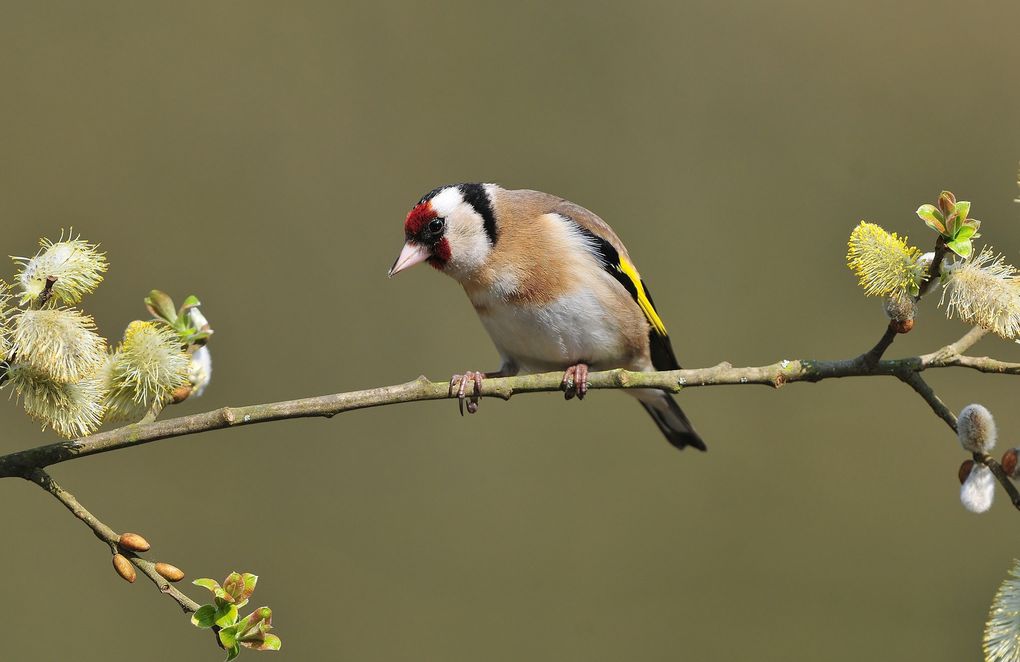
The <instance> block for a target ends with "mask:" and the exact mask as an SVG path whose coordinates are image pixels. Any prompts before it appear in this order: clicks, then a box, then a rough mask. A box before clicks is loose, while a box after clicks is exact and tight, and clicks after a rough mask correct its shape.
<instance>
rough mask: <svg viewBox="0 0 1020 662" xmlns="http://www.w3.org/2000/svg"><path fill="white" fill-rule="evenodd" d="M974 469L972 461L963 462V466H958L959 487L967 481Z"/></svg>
mask: <svg viewBox="0 0 1020 662" xmlns="http://www.w3.org/2000/svg"><path fill="white" fill-rule="evenodd" d="M973 468H974V460H964V461H963V464H961V465H960V485H963V482H964V481H965V480H967V477H968V476H970V472H971V470H972V469H973Z"/></svg>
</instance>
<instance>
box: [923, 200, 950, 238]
mask: <svg viewBox="0 0 1020 662" xmlns="http://www.w3.org/2000/svg"><path fill="white" fill-rule="evenodd" d="M917 215H918V216H919V217H920V218H921V220H922V221H924V223H925V225H927V226H928V227H930V228H931V229H932V230H935V231H936V232H938V233H940V234H945V233H946V226H945V225H943V222H944V221H945V218H943V216H942V212H940V211H939V210H938V209H937V208H936V207H935V205H921V206H920V207H918V208H917Z"/></svg>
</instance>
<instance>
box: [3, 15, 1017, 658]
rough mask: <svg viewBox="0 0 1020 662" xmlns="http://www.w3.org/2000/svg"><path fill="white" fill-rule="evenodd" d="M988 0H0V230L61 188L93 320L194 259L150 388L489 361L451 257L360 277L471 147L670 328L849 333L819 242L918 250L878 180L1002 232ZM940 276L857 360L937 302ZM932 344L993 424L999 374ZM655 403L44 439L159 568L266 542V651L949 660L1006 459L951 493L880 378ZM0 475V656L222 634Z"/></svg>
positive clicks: (745, 350)
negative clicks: (201, 625) (592, 246)
mask: <svg viewBox="0 0 1020 662" xmlns="http://www.w3.org/2000/svg"><path fill="white" fill-rule="evenodd" d="M1018 20H1020V9H1018V8H1017V6H1016V5H1015V3H1012V2H998V3H995V2H992V3H983V4H981V5H980V7H974V6H966V5H962V4H960V3H958V2H952V3H951V2H916V1H915V2H898V3H884V2H865V3H842V2H840V3H836V2H825V3H816V2H778V3H761V2H732V3H719V2H707V1H706V2H672V3H667V2H662V3H654V2H629V3H615V4H614V3H606V2H586V3H581V2H577V3H547V2H504V3H500V4H486V3H478V2H444V3H414V2H407V1H404V0H398V1H396V2H389V3H379V2H363V3H331V2H322V3H311V2H304V3H286V4H285V3H272V2H174V3H150V2H122V3H112V2H90V3H82V2H39V3H31V2H25V3H10V2H4V3H2V5H0V94H2V98H3V102H2V104H0V150H2V153H0V218H2V224H3V225H2V227H3V228H4V232H3V246H2V252H3V253H4V254H12V255H26V254H31V253H32V252H34V250H35V242H36V241H37V240H38V238H39V237H40V236H50V237H54V236H56V235H59V233H60V230H61V228H67V227H70V226H74V228H75V231H76V232H77V231H80V232H81V233H83V236H85V237H87V238H88V239H90V240H93V241H98V242H101V243H102V245H103V248H104V249H105V250H106V251H107V253H108V255H109V259H110V262H111V265H112V266H111V269H110V271H109V273H108V277H107V279H106V282H105V283H104V285H103V286H102V287H101V288H100V289H99V290H98V291H97V293H96V294H94V295H93V296H91V297H89V298H88V299H87V300H86V308H87V310H88V311H89V312H90V313H92V314H94V315H95V316H96V318H97V320H98V323H99V325H100V327H101V330H102V332H103V333H104V334H105V335H107V336H109V337H111V338H114V339H115V338H116V337H118V336H119V335H120V333H121V331H122V330H123V328H124V326H125V325H126V324H127V323H128V322H129V321H131V320H132V319H135V318H139V317H144V316H145V311H144V309H143V307H142V304H141V299H142V297H143V296H144V295H145V294H146V292H147V291H148V290H149V289H150V288H153V287H158V288H161V289H164V290H166V291H168V292H170V293H171V294H173V295H174V296H175V297H176V298H177V299H178V301H179V300H180V299H181V298H183V296H185V295H187V294H191V293H195V294H197V295H199V297H200V298H201V299H202V301H203V303H204V304H205V307H204V310H205V311H206V314H207V315H208V317H209V319H210V320H211V321H212V323H213V325H214V327H215V329H216V335H215V337H214V338H213V340H212V343H211V345H210V347H211V350H212V353H213V357H214V360H215V373H214V379H213V382H212V385H211V387H210V388H209V390H208V392H207V393H206V395H205V397H203V398H202V399H201V400H197V401H193V402H187V403H185V404H184V405H181V406H179V407H176V408H174V409H173V410H171V411H168V412H167V413H166V415H167V416H177V415H182V414H187V413H193V412H199V411H205V410H208V409H212V408H215V407H219V406H222V405H226V404H248V403H257V402H265V401H273V400H281V399H289V398H295V397H301V396H308V395H315V394H322V393H331V392H336V391H344V390H351V389H358V388H365V387H371V386H377V385H385V384H393V383H399V382H402V381H405V380H408V379H412V378H414V377H416V376H417V375H419V374H422V373H424V374H426V375H428V376H430V377H433V378H437V379H445V378H447V377H448V376H449V375H450V374H451V373H453V372H455V371H464V370H467V369H482V370H484V369H494V368H495V367H496V366H497V363H498V360H497V357H496V354H495V351H494V350H493V349H492V347H491V345H490V343H489V340H488V339H487V337H486V336H485V334H484V331H483V330H482V328H481V326H480V324H479V323H478V321H477V320H476V318H475V315H474V313H473V311H472V310H471V307H470V306H469V305H468V303H467V301H466V300H465V298H464V295H463V294H462V292H460V290H459V288H458V287H457V286H456V284H455V283H453V282H452V281H451V280H449V279H447V278H445V277H444V276H442V275H440V274H437V273H435V272H433V271H432V270H430V269H428V268H427V267H419V268H417V269H415V270H412V271H410V272H407V273H405V274H401V275H400V276H399V277H398V278H395V279H393V280H387V279H386V277H385V274H386V270H387V268H388V267H389V266H390V264H391V262H392V260H393V258H394V257H395V255H396V253H397V251H398V250H399V248H400V245H401V242H402V227H401V224H402V221H403V218H404V215H405V214H406V212H407V210H408V208H409V207H410V206H411V205H412V204H413V203H414V202H415V201H417V199H418V197H419V196H420V195H422V194H423V193H424V192H426V191H428V190H429V189H431V188H433V187H434V186H436V185H439V184H443V183H450V182H457V181H465V180H466V181H495V182H500V183H502V184H504V185H506V186H509V187H531V188H538V189H542V190H546V191H550V192H553V193H557V194H559V195H562V196H565V197H567V198H569V199H571V200H574V201H576V202H578V203H580V204H583V205H585V206H587V207H589V208H590V209H592V210H594V211H596V212H597V213H599V214H600V215H602V216H603V217H604V218H605V219H606V220H607V221H609V222H610V223H611V224H613V226H614V227H615V228H616V229H617V231H618V232H619V234H620V235H621V236H622V237H623V239H624V240H625V241H626V242H627V244H628V246H629V248H630V250H631V253H632V254H633V255H634V257H635V259H636V261H637V263H638V265H639V267H640V268H641V270H642V273H643V275H644V276H645V279H646V280H647V281H648V283H649V284H650V286H651V289H652V291H653V292H654V294H655V300H656V302H657V304H658V305H659V307H660V309H661V312H662V316H663V318H664V320H665V322H666V324H667V325H668V326H669V328H670V329H671V332H672V335H673V337H674V344H675V345H676V348H677V354H678V356H679V358H680V360H681V362H682V363H683V364H684V365H685V366H688V367H697V366H707V365H713V364H715V363H718V362H720V361H723V360H726V361H731V362H732V363H734V364H735V365H755V364H763V363H771V362H773V361H776V360H779V359H781V358H784V357H786V358H796V357H814V358H845V357H850V356H853V355H856V354H858V353H860V352H862V351H864V350H865V349H867V348H869V347H870V346H871V345H872V344H873V343H874V342H875V341H876V340H877V339H878V337H879V336H880V335H881V332H882V330H883V326H884V324H885V322H884V317H883V315H882V313H881V309H880V305H879V303H878V301H877V300H874V299H871V300H868V299H866V298H865V297H864V296H863V295H862V293H861V292H860V291H859V289H858V288H857V287H856V284H855V281H854V278H853V276H852V274H851V273H850V272H849V271H848V270H847V268H846V266H845V263H844V255H845V249H846V238H847V235H848V234H849V232H850V229H851V228H852V227H853V225H854V224H855V223H857V222H858V221H859V220H860V219H862V218H865V219H869V220H873V221H875V222H878V223H881V224H882V225H884V226H885V227H886V228H887V229H889V230H891V231H892V230H895V231H898V232H900V233H901V234H902V233H907V234H909V235H910V237H911V239H913V240H915V241H916V242H917V243H919V244H921V245H923V246H925V248H926V249H927V246H928V245H929V244H931V243H932V241H933V236H932V235H931V234H930V233H929V232H928V231H927V230H926V229H925V228H924V227H923V225H922V224H921V222H920V221H919V220H917V218H916V217H915V216H914V214H913V211H914V209H915V208H916V207H917V206H918V205H919V204H920V203H922V202H932V201H934V199H935V197H936V196H937V194H938V192H939V190H940V189H942V188H950V189H952V190H954V191H956V192H957V193H958V194H959V195H960V197H961V198H963V199H969V200H972V201H973V202H974V206H973V215H974V216H976V217H977V218H980V219H982V220H983V221H984V227H983V231H984V232H985V235H986V238H987V239H988V240H989V241H990V242H992V243H994V245H995V246H996V247H997V248H999V249H1001V250H1003V251H1005V252H1006V253H1007V255H1008V256H1009V258H1010V259H1011V260H1012V261H1014V262H1017V261H1020V254H1018V249H1020V228H1018V222H1017V221H1018V219H1020V206H1018V205H1017V204H1015V203H1014V202H1013V198H1014V197H1016V195H1017V187H1016V168H1017V161H1018V159H1020V131H1018V129H1020V86H1017V84H1016V81H1017V76H1018V62H1020V42H1018V40H1017V39H1016V25H1017V24H1018V23H1017V22H1018ZM11 271H12V269H11V268H10V267H9V268H8V269H7V270H5V273H10V272H11ZM936 303H937V297H936V296H932V297H931V300H927V301H925V302H924V308H923V311H922V314H921V317H920V319H919V320H918V325H917V328H916V329H915V331H914V332H913V333H911V334H910V335H909V336H906V337H902V338H900V339H899V340H897V342H896V343H895V345H894V346H893V348H892V350H891V353H890V355H908V354H911V353H918V352H924V351H930V350H932V349H934V348H936V347H938V346H941V345H944V344H946V343H947V342H950V341H952V340H954V339H955V338H956V337H958V336H959V335H961V334H962V333H963V332H964V331H965V328H964V327H963V326H962V325H960V324H959V323H957V322H950V321H946V320H945V319H944V314H943V312H942V311H941V310H938V309H937V307H936ZM1018 350H1020V348H1018V347H1017V346H1016V345H1012V344H1009V343H1006V342H1003V341H1001V340H998V339H987V340H984V341H982V343H981V344H980V345H978V347H977V348H976V351H978V352H979V353H990V354H993V355H996V356H999V357H1001V358H1006V359H1012V360H1020V351H1018ZM930 381H931V382H932V383H933V384H934V385H935V386H936V387H937V388H938V389H939V391H940V392H941V394H942V395H943V396H944V398H945V399H946V401H947V402H948V403H949V404H950V406H952V407H953V408H954V409H956V410H958V409H959V408H960V407H962V406H963V405H965V404H967V403H968V402H972V401H980V402H983V403H985V404H986V405H987V406H988V407H989V408H990V409H991V410H992V411H993V412H994V413H995V414H996V415H997V418H998V421H999V424H1000V426H1001V429H1002V436H1003V437H1004V440H1003V443H1002V444H1000V445H1001V446H1005V445H1009V442H1012V443H1017V442H1018V440H1020V413H1018V411H1017V408H1016V398H1017V393H1018V388H1020V382H1016V381H1015V380H1014V379H1010V378H1007V377H997V376H990V375H979V374H976V373H975V374H971V373H968V372H964V371H962V370H954V371H942V372H940V373H938V374H934V373H933V374H931V375H930ZM681 402H682V403H683V406H684V407H685V409H686V410H687V412H688V413H689V414H690V416H691V418H692V419H693V420H694V421H695V422H696V424H697V425H698V428H699V430H700V431H701V433H702V434H703V436H704V437H705V439H706V440H707V441H708V444H709V448H710V450H709V452H708V453H707V454H699V453H695V452H691V451H688V452H685V453H682V454H681V453H677V452H676V451H674V450H673V449H672V448H671V447H669V446H668V445H667V444H666V443H665V442H664V441H663V440H662V439H661V438H660V437H659V435H658V433H657V432H656V430H655V427H654V425H652V423H651V422H650V421H649V420H648V418H647V416H646V415H645V414H644V413H643V412H642V411H641V409H640V408H639V407H638V406H637V405H636V404H635V403H634V402H633V401H631V400H630V399H629V398H627V397H625V396H623V395H622V394H618V393H610V392H595V393H593V394H592V395H591V396H590V397H589V399H587V400H585V401H584V402H583V403H578V402H576V401H574V402H570V403H564V402H563V400H562V398H560V397H558V396H555V395H530V396H522V397H520V398H517V399H515V400H514V401H513V402H511V403H503V402H499V401H486V402H483V403H482V407H481V411H480V412H479V414H478V415H476V416H471V417H467V418H463V419H462V418H460V417H458V416H457V412H456V405H455V404H454V403H452V402H430V403H420V404H409V405H401V406H394V407H387V408H381V409H375V410H369V411H361V412H354V413H349V414H345V415H342V416H338V417H336V418H334V419H332V420H328V421H327V420H299V421H288V422H280V423H273V424H268V425H261V426H257V427H253V428H247V429H240V430H230V431H220V432H212V433H207V434H203V435H198V436H191V437H185V438H181V439H175V440H169V441H162V442H159V443H155V444H151V445H148V446H144V447H140V448H137V449H133V450H126V451H121V452H117V453H112V454H107V455H101V456H95V457H91V458H87V459H84V460H80V461H75V462H71V463H67V464H63V465H60V466H57V467H54V468H53V475H54V476H55V478H56V479H57V480H59V481H61V482H62V483H63V484H64V485H65V486H66V487H67V488H68V489H69V490H71V491H72V492H74V493H75V494H76V495H78V496H79V497H80V498H81V499H82V501H83V502H84V503H85V505H86V506H88V507H89V508H91V509H92V510H93V511H94V512H95V513H96V514H97V515H98V516H100V517H101V518H102V519H104V520H105V521H106V522H107V523H108V524H110V525H111V526H113V527H114V528H115V529H117V530H132V531H139V532H141V533H143V534H144V535H145V536H146V537H148V538H149V540H150V541H151V542H152V543H153V544H154V549H153V553H152V554H150V556H151V557H152V558H154V559H163V560H167V561H170V562H173V563H175V564H177V565H179V566H181V567H182V568H184V569H185V570H186V571H187V572H188V574H189V577H200V576H211V577H216V578H222V577H223V576H224V575H225V574H227V572H229V571H230V570H232V569H237V570H247V571H252V572H255V573H257V574H258V575H259V576H260V581H259V587H258V590H257V592H256V594H255V601H254V602H255V603H256V604H269V605H271V606H272V607H273V609H274V611H275V619H274V622H275V624H276V626H277V630H276V631H277V632H278V633H279V635H280V636H281V637H282V638H283V642H284V647H283V650H282V651H281V652H280V653H277V654H275V655H276V657H275V658H273V659H279V660H328V659H342V660H359V661H376V660H379V661H382V660H385V661H391V660H393V661H395V660H416V661H417V660H443V661H454V660H458V661H459V660H464V661H468V660H471V661H474V660H493V661H498V660H507V661H509V660H514V661H516V660H678V659H690V660H854V661H857V660H900V659H925V660H930V661H934V660H952V661H954V662H955V661H959V660H973V659H977V658H978V657H979V655H980V652H979V644H980V638H981V630H982V625H983V622H984V618H985V613H986V610H987V607H988V605H989V603H990V601H991V598H992V596H993V594H994V592H995V589H996V587H997V586H998V584H999V582H1000V581H1001V580H1002V579H1003V578H1004V577H1005V576H1006V571H1007V569H1008V567H1009V566H1010V564H1011V562H1012V559H1013V558H1014V557H1015V556H1020V540H1018V538H1017V531H1018V530H1020V515H1018V514H1017V513H1016V512H1014V511H1013V510H1012V509H1011V508H1010V507H1009V505H1008V504H1007V503H1005V500H1004V499H1003V498H1002V495H1001V494H999V495H997V498H998V501H999V502H998V503H997V504H996V505H995V507H994V508H993V510H992V511H991V512H990V513H988V514H986V515H983V516H975V515H971V514H969V513H967V512H965V511H964V510H963V508H962V507H961V506H960V504H959V500H958V483H957V479H956V472H957V467H958V465H959V463H960V462H961V461H962V460H963V459H964V453H963V452H962V451H961V450H960V449H959V446H958V445H957V442H956V441H955V439H954V438H953V436H952V435H951V434H950V433H949V431H948V430H947V428H946V426H945V424H944V423H942V421H940V420H938V419H937V418H936V417H935V416H933V415H932V414H931V413H930V411H929V410H928V408H927V406H926V405H925V404H924V403H923V402H922V401H921V400H920V399H919V398H918V397H916V396H915V395H914V394H913V392H911V391H910V389H909V388H907V387H906V386H904V385H902V384H900V383H899V382H896V381H895V380H892V379H879V378H875V379H852V380H841V381H830V382H824V383H821V384H817V385H805V384H795V385H791V386H789V387H787V388H784V389H782V390H780V391H778V392H776V391H771V390H768V389H765V388H761V387H744V388H733V387H730V388H712V389H696V390H691V391H689V392H686V393H684V394H682V396H681ZM0 425H2V429H3V433H2V436H0V451H4V452H6V451H11V450H15V449H19V448H22V447H28V446H33V445H37V444H40V443H45V442H48V441H52V440H54V436H53V435H52V433H50V432H45V433H40V432H39V430H38V426H36V425H35V424H34V423H32V422H31V421H30V420H28V419H27V417H25V416H24V414H23V413H22V412H21V411H20V410H19V408H18V407H17V406H16V405H15V403H14V402H13V401H11V402H6V403H3V406H2V409H0ZM0 503H2V504H3V506H2V511H0V512H2V517H3V534H2V538H0V567H2V568H3V570H2V575H3V576H2V580H0V597H2V599H0V628H2V631H3V652H2V653H0V655H2V657H3V658H4V659H7V660H19V661H20V660H54V659H68V660H71V659H73V660H82V661H87V660H104V661H107V662H112V661H115V660H137V659H144V660H218V659H221V657H220V656H221V655H222V653H221V652H220V651H219V650H217V649H216V648H215V647H214V644H213V642H212V641H211V637H209V635H207V634H205V633H199V632H197V631H195V630H194V629H193V628H192V627H191V626H190V625H189V624H188V622H187V618H186V617H184V616H182V615H181V613H180V611H179V610H178V609H177V607H176V606H175V605H174V604H173V603H172V602H171V601H170V600H168V599H167V598H164V597H162V596H160V595H159V594H158V593H157V592H156V591H155V590H153V587H152V586H151V585H149V584H148V583H147V582H145V581H144V580H139V582H138V583H137V584H135V585H128V584H126V583H124V582H122V581H121V580H120V579H118V578H117V577H116V576H115V575H114V573H113V571H112V570H111V568H110V561H109V554H108V551H107V550H106V549H105V548H104V546H103V545H101V544H99V543H97V542H96V540H95V539H94V538H93V537H92V535H91V534H90V533H89V531H88V530H87V529H86V528H85V527H83V526H82V525H81V524H80V523H79V522H76V521H75V520H74V519H73V518H72V517H70V516H68V514H67V513H66V512H65V511H64V510H63V509H62V508H61V506H60V505H59V504H58V503H57V502H56V501H54V500H53V499H52V498H50V497H49V496H47V495H46V494H44V493H43V492H41V491H40V490H38V489H36V488H34V487H32V486H31V485H29V484H27V483H24V482H22V481H16V480H4V481H0ZM185 588H186V589H188V592H189V594H191V595H192V596H193V597H195V598H204V596H203V595H202V593H203V592H202V591H201V589H197V588H196V587H185ZM243 655H245V657H246V658H252V659H254V656H255V655H256V654H254V653H247V652H246V653H244V654H243ZM261 655H268V654H261Z"/></svg>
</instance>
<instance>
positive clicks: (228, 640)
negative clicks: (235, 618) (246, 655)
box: [216, 627, 237, 648]
mask: <svg viewBox="0 0 1020 662" xmlns="http://www.w3.org/2000/svg"><path fill="white" fill-rule="evenodd" d="M216 635H217V636H218V637H219V638H220V643H221V644H223V647H224V648H230V647H232V646H237V630H236V628H232V627H228V628H223V629H222V630H220V631H219V632H217V633H216Z"/></svg>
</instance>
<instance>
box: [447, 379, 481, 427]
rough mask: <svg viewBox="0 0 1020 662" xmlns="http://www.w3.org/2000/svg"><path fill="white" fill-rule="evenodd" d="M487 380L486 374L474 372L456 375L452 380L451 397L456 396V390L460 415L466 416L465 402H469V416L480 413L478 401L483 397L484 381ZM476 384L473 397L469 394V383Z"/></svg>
mask: <svg viewBox="0 0 1020 662" xmlns="http://www.w3.org/2000/svg"><path fill="white" fill-rule="evenodd" d="M483 379H485V373H482V372H474V371H471V370H468V371H467V372H465V373H464V374H463V375H454V376H453V377H451V378H450V395H451V396H453V395H454V389H456V395H457V408H458V409H459V410H460V415H461V416H463V415H464V401H465V400H467V411H468V413H469V414H473V413H475V412H476V411H478V400H479V398H481V397H482V380H483ZM469 381H470V382H472V383H473V384H474V389H473V392H472V393H471V395H470V396H469V395H468V394H467V384H468V382H469Z"/></svg>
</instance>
